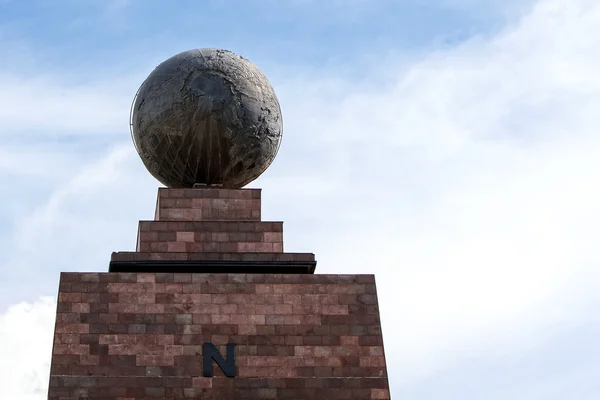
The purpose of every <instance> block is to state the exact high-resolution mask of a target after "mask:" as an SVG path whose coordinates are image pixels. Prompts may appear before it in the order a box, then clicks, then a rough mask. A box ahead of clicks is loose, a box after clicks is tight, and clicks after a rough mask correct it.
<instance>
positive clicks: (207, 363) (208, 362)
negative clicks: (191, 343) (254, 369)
mask: <svg viewBox="0 0 600 400" xmlns="http://www.w3.org/2000/svg"><path fill="white" fill-rule="evenodd" d="M202 357H203V358H204V366H203V369H204V376H205V377H207V378H210V377H212V376H213V363H212V362H213V360H215V361H216V362H217V365H218V366H219V368H221V371H223V373H224V374H225V375H226V376H228V377H230V378H233V377H235V345H234V344H231V343H230V344H228V345H227V356H226V357H227V358H226V359H225V358H223V356H222V355H221V353H219V350H217V348H216V347H215V345H214V344H212V343H204V345H203V346H202Z"/></svg>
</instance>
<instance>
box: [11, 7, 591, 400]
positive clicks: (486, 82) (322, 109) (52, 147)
mask: <svg viewBox="0 0 600 400" xmlns="http://www.w3.org/2000/svg"><path fill="white" fill-rule="evenodd" d="M200 47H217V48H225V49H229V50H232V51H234V52H236V53H238V54H240V55H243V56H244V57H246V58H248V59H249V60H251V61H252V62H254V63H255V64H257V65H258V66H259V68H261V70H263V72H264V73H265V74H266V76H267V77H268V78H269V80H270V81H271V83H272V85H273V87H274V89H275V91H276V93H277V95H278V97H279V100H280V103H281V106H282V111H283V118H284V137H283V143H282V146H281V149H280V152H279V155H278V157H277V158H276V160H275V161H274V163H273V164H272V165H271V167H270V168H269V169H268V170H267V171H266V172H265V173H264V174H263V175H262V176H261V177H260V178H259V179H258V180H256V181H255V182H253V183H251V184H250V185H249V187H258V188H262V189H263V218H264V219H265V220H281V221H285V246H286V251H292V252H313V253H315V254H316V257H317V260H318V266H317V272H318V273H329V274H337V273H340V274H344V273H374V274H375V276H376V280H377V288H378V295H379V302H380V308H381V312H382V315H381V318H382V325H383V334H384V341H385V351H386V358H387V362H388V375H389V379H390V385H391V389H392V396H393V397H394V398H407V399H411V400H430V399H444V400H454V399H456V400H459V399H460V400H480V399H486V400H505V399H511V400H536V399H540V400H563V399H578V400H596V399H598V398H599V397H600V379H598V376H600V361H599V360H600V345H599V344H598V337H600V319H599V317H598V313H597V310H598V309H599V307H600V290H598V289H600V265H599V264H600V254H599V253H600V251H599V250H598V243H599V240H600V207H599V204H600V185H599V182H600V157H599V156H598V155H599V154H600V135H599V129H600V128H599V127H600V113H599V112H597V110H598V109H599V108H600V75H599V74H598V70H600V55H599V54H600V53H598V48H599V47H600V2H598V1H597V0H488V1H486V2H482V1H479V0H396V1H393V0H369V1H365V0H319V1H317V0H260V1H259V0H244V1H241V0H240V1H234V0H222V1H217V0H207V1H202V2H199V1H192V0H181V1H178V2H177V4H176V6H175V5H174V3H173V2H167V1H158V0H144V1H142V0H104V1H99V0H97V1H93V0H54V1H50V0H0V188H1V189H0V193H1V194H2V196H1V197H0V198H1V200H0V252H1V253H2V254H3V257H2V258H1V259H0V376H1V377H2V381H3V384H2V385H0V398H2V399H23V400H41V399H44V398H45V396H46V390H47V384H48V373H49V362H50V355H51V344H52V333H53V325H54V317H55V304H56V303H55V301H56V293H57V289H58V279H59V273H60V272H61V271H106V270H107V268H108V261H109V259H110V254H111V252H113V251H126V250H133V249H134V247H135V237H136V231H137V222H138V221H139V220H141V219H151V218H152V216H153V212H154V205H155V200H156V191H157V187H158V186H159V183H158V182H157V181H155V180H154V179H153V178H152V177H151V176H150V175H149V174H148V173H147V172H146V170H145V169H144V167H143V165H142V163H141V161H140V159H139V157H138V156H137V154H136V153H135V150H134V148H133V145H132V143H131V139H130V135H129V127H128V122H129V109H130V105H131V101H132V99H133V96H134V95H135V92H136V90H137V88H138V87H139V85H140V84H141V82H142V81H143V80H144V78H145V77H146V76H147V75H148V74H149V73H150V72H151V71H152V70H153V69H154V67H155V66H156V65H158V64H159V63H160V62H161V61H163V60H164V59H166V58H168V57H170V56H172V55H174V54H176V53H178V52H181V51H185V50H189V49H193V48H200Z"/></svg>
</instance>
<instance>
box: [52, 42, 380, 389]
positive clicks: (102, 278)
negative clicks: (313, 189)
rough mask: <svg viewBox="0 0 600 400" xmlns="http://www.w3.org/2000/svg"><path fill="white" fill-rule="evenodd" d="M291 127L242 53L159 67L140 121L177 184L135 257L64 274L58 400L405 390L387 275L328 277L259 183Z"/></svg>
mask: <svg viewBox="0 0 600 400" xmlns="http://www.w3.org/2000/svg"><path fill="white" fill-rule="evenodd" d="M282 128H283V124H282V116H281V110H280V107H279V103H278V100H277V97H276V96H275V92H274V90H273V88H272V87H271V85H270V84H269V82H268V81H267V79H266V77H265V76H264V75H263V74H262V73H261V72H260V70H259V69H258V68H257V67H256V66H255V65H254V64H252V63H250V62H249V61H247V60H245V59H244V58H242V57H240V56H237V55H235V54H233V53H231V52H228V51H224V50H215V49H200V50H192V51H188V52H184V53H181V54H178V55H176V56H174V57H172V58H170V59H169V60H167V61H165V62H164V63H162V64H161V65H159V66H158V67H157V68H156V69H155V70H154V71H153V72H152V73H151V74H150V76H149V77H148V78H147V79H146V81H144V83H143V84H142V85H141V87H140V89H139V91H138V93H137V95H136V97H135V100H134V103H133V106H132V113H131V131H132V138H133V141H134V144H135V147H136V149H137V151H138V153H139V154H140V157H141V159H142V162H143V163H144V165H145V166H146V168H147V169H148V170H149V172H150V173H151V174H152V175H153V176H154V177H155V178H156V179H157V180H159V181H160V182H161V183H163V184H164V185H165V186H166V187H165V188H160V189H159V190H158V198H157V203H156V210H155V217H154V220H152V221H140V223H139V227H138V235H137V244H136V250H135V251H134V252H115V253H113V254H112V256H111V260H110V263H109V268H108V272H98V273H62V274H61V277H60V284H59V294H58V309H57V317H56V326H55V333H54V345H53V350H52V363H51V373H50V374H51V376H50V386H49V394H48V398H49V399H51V400H59V399H60V400H76V399H77V400H82V399H86V400H100V399H122V400H134V399H135V400H137V399H328V400H335V399H389V398H390V395H389V388H388V378H387V371H386V364H385V356H384V350H383V339H382V334H381V325H380V320H379V309H378V302H377V293H376V287H375V279H374V276H373V275H368V274H367V275H321V274H315V273H314V272H315V268H316V261H315V256H314V254H312V253H286V252H284V249H283V223H282V222H271V221H262V219H261V190H260V189H246V188H244V186H245V185H247V184H248V183H250V182H251V181H253V180H254V179H256V178H257V177H258V176H259V175H260V174H261V173H262V172H264V171H265V170H266V169H267V168H268V166H269V165H270V164H271V162H272V161H273V159H274V158H275V156H276V154H277V151H278V149H279V145H280V142H281V138H282Z"/></svg>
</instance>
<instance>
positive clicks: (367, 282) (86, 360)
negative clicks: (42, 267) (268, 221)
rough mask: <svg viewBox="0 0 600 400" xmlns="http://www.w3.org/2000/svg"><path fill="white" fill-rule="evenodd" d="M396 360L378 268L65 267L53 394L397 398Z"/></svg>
mask: <svg viewBox="0 0 600 400" xmlns="http://www.w3.org/2000/svg"><path fill="white" fill-rule="evenodd" d="M208 351H210V352H212V353H210V354H209V353H207V352H208ZM385 365H386V364H385V356H384V350H383V341H382V335H381V326H380V320H379V309H378V304H377V295H376V289H375V280H374V277H373V276H372V275H314V274H278V275H273V274H200V273H62V274H61V280H60V289H59V296H58V311H57V318H56V328H55V336H54V346H53V355H52V366H51V378H50V389H49V395H48V399H50V400H82V399H86V400H100V399H123V400H124V399H127V400H135V399H147V400H151V399H156V400H158V399H219V400H222V399H327V400H336V399H389V398H390V395H389V389H388V379H387V373H386V366H385Z"/></svg>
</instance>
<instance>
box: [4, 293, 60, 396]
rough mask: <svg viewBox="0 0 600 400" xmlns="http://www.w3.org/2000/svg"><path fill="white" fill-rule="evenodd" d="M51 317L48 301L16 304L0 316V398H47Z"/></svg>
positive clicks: (53, 307) (53, 309)
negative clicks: (0, 379)
mask: <svg viewBox="0 0 600 400" xmlns="http://www.w3.org/2000/svg"><path fill="white" fill-rule="evenodd" d="M55 315H56V303H55V301H54V299H52V298H40V299H39V300H37V301H36V302H34V303H19V304H16V305H14V306H12V307H10V308H9V309H8V310H7V311H6V312H4V313H3V314H0V360H1V361H0V375H1V376H2V385H0V398H2V399H19V400H41V399H44V398H46V397H47V396H48V390H47V388H48V381H49V379H50V375H49V373H50V357H51V352H52V339H53V329H54V318H55Z"/></svg>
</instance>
